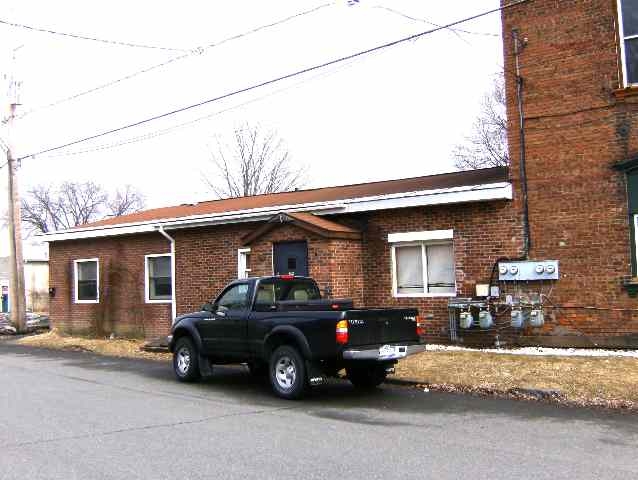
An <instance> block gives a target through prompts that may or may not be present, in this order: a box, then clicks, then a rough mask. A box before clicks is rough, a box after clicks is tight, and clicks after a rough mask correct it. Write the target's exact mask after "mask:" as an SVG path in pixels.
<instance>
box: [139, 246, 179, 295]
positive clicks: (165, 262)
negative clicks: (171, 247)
mask: <svg viewBox="0 0 638 480" xmlns="http://www.w3.org/2000/svg"><path fill="white" fill-rule="evenodd" d="M145 271H146V282H145V284H146V285H145V290H146V295H145V296H146V303H169V302H170V301H171V300H172V298H173V296H172V294H173V277H172V271H171V254H170V253H169V254H164V253H163V254H159V255H146V257H145Z"/></svg>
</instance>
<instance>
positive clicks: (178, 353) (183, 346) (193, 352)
mask: <svg viewBox="0 0 638 480" xmlns="http://www.w3.org/2000/svg"><path fill="white" fill-rule="evenodd" d="M173 371H174V372H175V376H176V377H177V379H178V380H179V381H180V382H196V381H197V380H199V379H200V378H201V374H200V372H199V353H198V352H197V348H196V347H195V344H194V343H193V340H191V338H190V337H182V338H180V339H179V340H177V344H176V345H175V351H174V353H173Z"/></svg>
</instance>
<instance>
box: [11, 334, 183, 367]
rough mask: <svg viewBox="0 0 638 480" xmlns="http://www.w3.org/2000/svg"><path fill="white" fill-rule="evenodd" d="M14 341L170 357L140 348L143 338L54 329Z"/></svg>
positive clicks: (132, 355) (131, 355)
mask: <svg viewBox="0 0 638 480" xmlns="http://www.w3.org/2000/svg"><path fill="white" fill-rule="evenodd" d="M15 343H16V344H18V345H28V346H31V347H40V348H53V349H56V350H74V351H85V352H93V353H97V354H100V355H109V356H114V357H128V358H148V359H151V360H169V359H170V358H171V355H170V354H169V353H159V352H145V351H143V350H141V347H142V346H143V345H144V343H145V342H144V341H143V340H130V339H122V338H116V339H113V340H110V339H108V338H86V337H74V336H69V335H63V334H61V333H59V332H57V331H56V330H51V331H50V332H47V333H42V334H39V335H32V336H28V337H23V338H20V339H19V340H17V341H16V342H15Z"/></svg>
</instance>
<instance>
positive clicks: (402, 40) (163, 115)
mask: <svg viewBox="0 0 638 480" xmlns="http://www.w3.org/2000/svg"><path fill="white" fill-rule="evenodd" d="M528 1H530V0H518V1H515V2H512V3H509V4H506V5H503V6H501V7H498V8H494V9H492V10H488V11H485V12H482V13H479V14H476V15H472V16H471V17H467V18H464V19H461V20H457V21H455V22H452V23H449V24H447V25H443V26H441V27H436V28H433V29H430V30H426V31H423V32H420V33H416V34H413V35H409V36H407V37H403V38H400V39H398V40H394V41H392V42H388V43H384V44H381V45H378V46H376V47H372V48H368V49H366V50H361V51H359V52H356V53H352V54H350V55H346V56H344V57H339V58H336V59H334V60H330V61H328V62H324V63H321V64H318V65H313V66H312V67H306V68H303V69H301V70H297V71H294V72H292V73H288V74H285V75H282V76H279V77H276V78H273V79H270V80H266V81H263V82H260V83H256V84H253V85H250V86H248V87H244V88H240V89H238V90H234V91H232V92H228V93H224V94H222V95H219V96H217V97H213V98H209V99H207V100H203V101H201V102H197V103H194V104H191V105H188V106H186V107H182V108H178V109H175V110H171V111H169V112H165V113H161V114H159V115H155V116H152V117H149V118H146V119H144V120H139V121H137V122H133V123H129V124H127V125H123V126H121V127H117V128H113V129H111V130H106V131H104V132H101V133H97V134H95V135H91V136H88V137H84V138H80V139H77V140H73V141H71V142H68V143H65V144H63V145H58V146H56V147H51V148H47V149H45V150H41V151H39V152H35V153H31V154H29V155H24V156H22V157H20V158H19V159H18V160H23V159H25V158H29V157H35V156H37V155H42V154H44V153H49V152H53V151H55V150H60V149H62V148H66V147H70V146H71V145H77V144H78V143H83V142H86V141H89V140H94V139H96V138H100V137H104V136H106V135H111V134H113V133H117V132H121V131H122V130H127V129H129V128H133V127H137V126H139V125H144V124H146V123H149V122H153V121H155V120H159V119H161V118H166V117H169V116H172V115H175V114H177V113H181V112H184V111H187V110H191V109H193V108H197V107H201V106H203V105H207V104H209V103H213V102H218V101H220V100H224V99H226V98H230V97H233V96H235V95H239V94H241V93H246V92H249V91H252V90H256V89H258V88H261V87H265V86H267V85H272V84H274V83H278V82H281V81H283V80H287V79H289V78H293V77H297V76H299V75H303V74H305V73H308V72H312V71H315V70H319V69H322V68H325V67H328V66H330V65H335V64H338V63H341V62H345V61H348V60H352V59H354V58H357V57H361V56H363V55H368V54H370V53H373V52H377V51H379V50H383V49H385V48H390V47H394V46H395V45H399V44H401V43H405V42H409V41H412V40H416V39H418V38H421V37H423V36H426V35H429V34H432V33H434V32H437V31H439V30H443V29H447V28H450V27H453V26H455V25H460V24H462V23H466V22H469V21H471V20H475V19H477V18H480V17H484V16H486V15H489V14H492V13H495V12H500V11H503V10H506V9H508V8H512V7H515V6H517V5H521V4H523V3H526V2H528Z"/></svg>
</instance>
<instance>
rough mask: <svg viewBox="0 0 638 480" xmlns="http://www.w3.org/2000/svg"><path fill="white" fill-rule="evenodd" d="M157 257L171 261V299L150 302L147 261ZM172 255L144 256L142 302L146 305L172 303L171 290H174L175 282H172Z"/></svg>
mask: <svg viewBox="0 0 638 480" xmlns="http://www.w3.org/2000/svg"><path fill="white" fill-rule="evenodd" d="M157 257H168V258H169V259H170V260H171V298H167V299H163V300H152V299H151V298H150V292H149V287H150V286H151V284H150V282H149V280H150V278H149V275H148V274H149V268H148V259H149V258H157ZM173 275H175V273H174V272H173V255H172V254H170V253H152V254H150V255H144V301H145V302H146V303H173V288H175V282H173Z"/></svg>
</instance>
